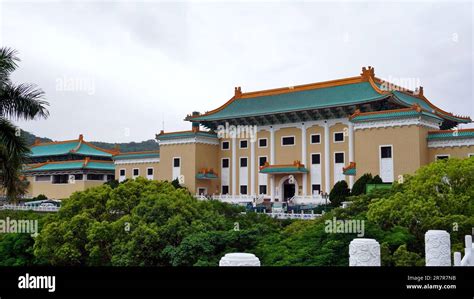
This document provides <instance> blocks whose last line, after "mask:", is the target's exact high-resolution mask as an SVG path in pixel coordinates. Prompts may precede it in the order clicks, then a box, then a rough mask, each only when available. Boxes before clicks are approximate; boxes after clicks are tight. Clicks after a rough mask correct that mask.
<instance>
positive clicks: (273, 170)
mask: <svg viewBox="0 0 474 299" xmlns="http://www.w3.org/2000/svg"><path fill="white" fill-rule="evenodd" d="M307 172H308V169H306V168H304V167H297V166H293V165H274V166H268V167H264V168H262V169H261V170H260V173H270V174H279V173H307Z"/></svg>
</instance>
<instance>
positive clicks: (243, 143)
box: [240, 140, 249, 148]
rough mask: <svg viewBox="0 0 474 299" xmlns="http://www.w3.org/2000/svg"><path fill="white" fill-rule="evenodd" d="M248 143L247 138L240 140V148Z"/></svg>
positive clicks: (245, 146)
mask: <svg viewBox="0 0 474 299" xmlns="http://www.w3.org/2000/svg"><path fill="white" fill-rule="evenodd" d="M248 145H249V144H248V141H247V140H240V148H247V147H248Z"/></svg>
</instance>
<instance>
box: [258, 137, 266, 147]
mask: <svg viewBox="0 0 474 299" xmlns="http://www.w3.org/2000/svg"><path fill="white" fill-rule="evenodd" d="M258 147H267V138H260V139H259V140H258Z"/></svg>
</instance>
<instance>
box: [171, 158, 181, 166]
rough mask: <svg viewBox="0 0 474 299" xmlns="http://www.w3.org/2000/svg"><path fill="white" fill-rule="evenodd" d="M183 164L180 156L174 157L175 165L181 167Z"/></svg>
mask: <svg viewBox="0 0 474 299" xmlns="http://www.w3.org/2000/svg"><path fill="white" fill-rule="evenodd" d="M180 166H181V159H180V158H174V159H173V167H180Z"/></svg>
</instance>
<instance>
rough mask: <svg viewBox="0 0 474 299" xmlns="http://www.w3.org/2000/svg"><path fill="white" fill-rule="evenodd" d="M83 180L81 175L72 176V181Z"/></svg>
mask: <svg viewBox="0 0 474 299" xmlns="http://www.w3.org/2000/svg"><path fill="white" fill-rule="evenodd" d="M83 178H84V175H82V174H75V175H74V180H75V181H82V179H83Z"/></svg>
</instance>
